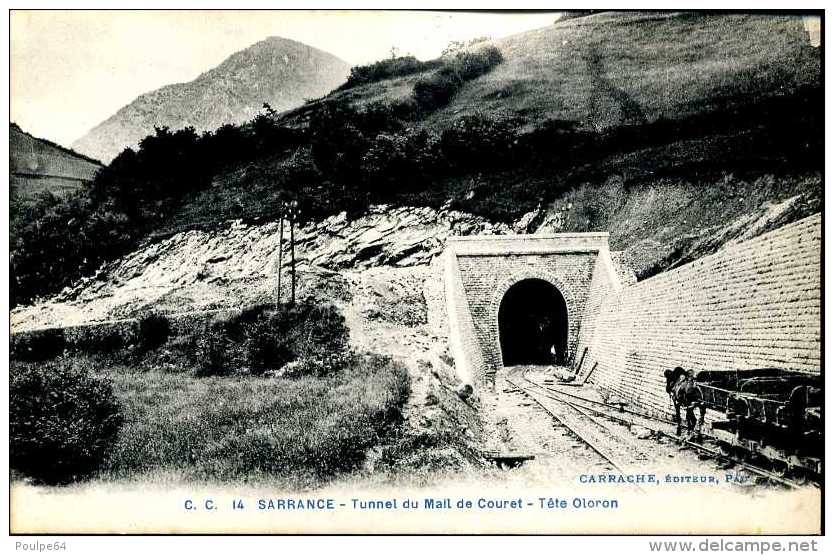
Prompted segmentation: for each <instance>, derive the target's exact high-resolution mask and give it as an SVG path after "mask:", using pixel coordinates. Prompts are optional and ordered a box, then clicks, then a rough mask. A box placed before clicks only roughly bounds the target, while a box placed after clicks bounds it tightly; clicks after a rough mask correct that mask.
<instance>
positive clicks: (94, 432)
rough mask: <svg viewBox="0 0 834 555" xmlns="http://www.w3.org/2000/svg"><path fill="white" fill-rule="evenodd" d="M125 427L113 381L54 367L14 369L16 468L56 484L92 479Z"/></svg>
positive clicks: (13, 461)
mask: <svg viewBox="0 0 834 555" xmlns="http://www.w3.org/2000/svg"><path fill="white" fill-rule="evenodd" d="M121 424H122V414H121V411H120V408H119V405H118V403H117V401H116V398H115V397H114V395H113V389H112V386H111V384H110V382H109V381H107V380H104V379H100V378H95V377H92V376H89V375H87V374H86V373H83V372H78V371H75V370H72V369H68V368H66V367H63V366H60V365H58V364H54V363H49V364H46V365H43V366H30V365H26V366H17V367H12V372H11V376H10V384H9V457H10V466H11V467H12V468H14V469H16V470H18V471H20V472H22V473H24V474H26V475H28V476H31V477H33V478H35V479H36V480H38V481H41V482H44V483H52V484H59V483H66V482H70V481H73V480H77V479H79V478H83V477H85V476H88V475H89V474H90V473H92V472H93V471H94V470H96V469H97V468H99V466H100V465H101V464H102V463H103V462H104V460H105V457H106V455H107V453H108V451H109V450H110V448H111V447H112V445H113V444H114V442H115V440H116V436H117V433H118V431H119V428H120V426H121Z"/></svg>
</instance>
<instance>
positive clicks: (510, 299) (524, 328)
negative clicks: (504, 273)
mask: <svg viewBox="0 0 834 555" xmlns="http://www.w3.org/2000/svg"><path fill="white" fill-rule="evenodd" d="M498 333H499V341H500V343H501V356H502V358H503V361H504V366H516V365H519V364H558V365H565V364H567V350H568V309H567V305H566V304H565V298H564V297H563V296H562V294H561V293H560V292H559V290H558V289H556V287H554V286H553V285H551V284H550V283H548V282H546V281H544V280H541V279H525V280H522V281H519V282H518V283H516V284H514V285H513V286H512V287H510V288H509V290H507V293H506V294H505V295H504V298H503V299H502V300H501V305H500V307H499V308H498Z"/></svg>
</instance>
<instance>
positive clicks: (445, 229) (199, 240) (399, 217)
mask: <svg viewBox="0 0 834 555" xmlns="http://www.w3.org/2000/svg"><path fill="white" fill-rule="evenodd" d="M818 209H819V205H818V204H817V203H815V202H811V201H809V199H808V198H806V197H804V196H803V195H794V196H792V197H790V198H788V199H785V200H783V201H781V202H778V203H776V202H762V203H761V204H759V205H757V206H755V207H753V208H752V209H751V210H749V211H747V212H744V213H743V214H742V215H741V216H739V217H736V218H734V219H730V220H729V221H728V222H727V223H723V222H721V223H717V224H716V225H714V226H712V227H710V228H709V231H708V232H704V233H703V234H698V235H694V236H692V237H690V238H689V241H688V242H687V243H686V247H687V248H686V249H685V250H684V249H683V247H682V246H681V245H677V248H678V252H676V253H674V254H675V256H671V255H670V254H669V253H668V252H667V251H668V250H669V249H670V248H673V246H671V245H667V244H663V243H661V242H660V241H658V239H662V237H661V236H658V237H657V238H646V239H645V240H643V241H635V242H633V243H631V244H626V245H624V246H623V247H620V246H618V243H621V242H623V239H622V238H621V237H614V236H613V235H612V240H611V244H612V248H614V249H615V251H614V252H613V253H612V254H613V258H614V261H615V265H616V266H617V270H618V272H619V273H620V275H621V277H622V279H623V280H624V282H632V281H633V280H634V279H635V278H634V273H635V270H636V272H637V273H638V274H639V273H641V271H643V270H645V268H646V264H647V263H648V262H647V261H650V262H651V261H656V260H657V258H656V256H657V252H658V251H659V252H662V253H665V256H664V258H662V259H663V260H668V261H671V262H669V263H668V264H667V266H674V265H677V264H681V263H685V262H687V261H689V260H692V259H695V258H698V257H700V256H704V255H707V254H711V253H712V252H715V251H716V250H718V249H719V248H721V247H722V246H723V245H725V244H732V243H734V242H737V241H741V240H745V239H749V238H752V237H755V236H757V235H760V234H761V233H764V232H766V231H769V230H771V229H773V228H775V227H778V226H779V225H783V224H784V223H787V222H788V221H793V220H795V219H797V218H799V217H801V216H802V215H804V214H805V213H806V212H809V211H817V210H818ZM569 212H570V209H568V208H567V207H566V206H561V207H560V206H550V207H545V208H539V209H537V210H535V211H533V212H530V213H528V214H525V215H524V216H523V217H522V218H520V219H519V220H518V221H517V222H515V223H514V224H513V226H507V225H504V224H492V223H490V222H488V221H486V220H484V219H482V218H479V217H477V216H473V215H471V214H466V213H463V212H458V211H453V210H439V211H438V210H433V209H430V208H414V207H399V208H393V207H387V206H375V207H373V208H371V209H370V210H369V211H368V212H367V213H365V214H364V215H363V216H361V217H359V218H357V219H355V220H348V219H347V218H346V217H345V215H344V213H342V214H339V215H336V216H332V217H330V218H327V219H325V220H322V221H319V222H311V223H310V224H308V225H306V226H304V227H302V228H300V229H298V230H297V231H296V234H295V239H296V243H295V258H296V268H297V276H298V280H297V281H298V283H297V286H298V287H297V289H298V291H297V294H298V298H303V297H309V296H314V297H316V298H319V299H324V300H327V301H330V302H335V303H337V304H340V303H341V304H344V303H347V302H353V301H352V299H354V294H356V293H357V291H359V292H361V295H359V298H362V299H364V300H363V301H362V302H361V303H359V305H356V306H355V307H354V308H355V309H356V310H359V311H360V312H361V313H362V315H363V317H365V318H368V319H372V320H379V321H383V322H388V323H390V324H396V325H400V326H405V327H406V328H408V327H411V326H422V325H425V324H428V326H429V329H431V330H433V331H432V333H434V334H436V335H443V334H444V333H445V324H444V318H445V316H444V313H445V308H444V307H443V303H442V299H441V300H438V298H439V297H442V286H441V285H439V283H440V280H441V279H442V276H441V271H440V269H439V268H438V267H437V266H436V264H433V262H435V261H436V260H437V256H438V255H439V254H440V253H441V252H442V251H443V248H444V246H445V241H446V238H447V237H449V236H455V235H471V234H508V233H553V232H559V231H570V230H571V226H570V215H569V214H568V213H569ZM630 223H631V225H632V226H639V225H640V224H641V222H638V221H634V220H632V221H631V222H630ZM643 223H644V224H645V222H643ZM618 231H619V233H622V234H623V235H624V236H626V234H625V232H624V231H622V230H618ZM280 239H281V235H280V228H279V224H278V223H277V222H271V223H267V224H262V225H254V224H244V223H242V222H240V221H235V222H231V223H230V224H229V225H228V226H227V227H224V228H220V229H216V230H212V231H197V230H192V231H186V232H182V233H178V234H176V235H173V236H172V237H169V238H167V239H164V240H161V241H157V242H152V243H148V244H146V245H145V246H144V247H142V248H140V249H138V250H137V251H135V252H133V253H131V254H129V255H127V256H125V257H123V258H121V259H119V260H116V261H115V262H113V263H110V264H107V265H105V266H103V267H102V268H101V269H100V270H99V271H98V272H97V273H96V274H95V275H93V276H89V277H87V278H84V279H82V280H80V281H79V282H78V283H76V284H75V286H73V287H71V288H67V289H65V290H64V291H63V292H61V293H60V294H59V295H57V296H55V297H53V298H52V299H48V300H45V301H44V302H41V303H38V304H35V305H33V306H25V307H19V308H16V309H15V310H13V311H12V313H11V326H12V331H13V332H17V331H24V330H29V329H38V328H46V327H56V326H70V325H77V324H84V323H91V322H100V321H108V320H115V319H120V318H131V317H136V316H138V315H141V314H143V313H145V312H147V311H151V310H153V311H162V312H167V313H171V314H176V313H182V312H193V311H211V310H219V309H228V308H240V307H245V306H249V305H252V304H256V303H263V302H271V301H274V300H275V299H276V298H277V268H278V260H279V244H280V243H279V242H280ZM289 239H290V232H289V227H288V226H285V229H284V235H283V251H284V253H283V273H282V283H281V296H282V298H283V299H284V300H287V299H288V298H289V295H290V288H291V285H290V271H289V269H290V241H289ZM354 304H356V303H355V302H354ZM360 305H361V306H360Z"/></svg>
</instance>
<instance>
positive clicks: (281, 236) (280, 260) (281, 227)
mask: <svg viewBox="0 0 834 555" xmlns="http://www.w3.org/2000/svg"><path fill="white" fill-rule="evenodd" d="M278 214H279V215H278V217H279V218H281V223H280V224H279V231H278V291H277V295H276V297H277V298H278V301H277V304H278V308H280V307H281V270H282V269H283V267H284V201H281V209H280V211H279V213H278Z"/></svg>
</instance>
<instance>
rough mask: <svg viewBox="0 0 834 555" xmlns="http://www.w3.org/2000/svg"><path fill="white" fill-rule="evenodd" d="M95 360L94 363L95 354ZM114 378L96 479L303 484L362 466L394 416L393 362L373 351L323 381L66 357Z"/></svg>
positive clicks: (402, 390)
mask: <svg viewBox="0 0 834 555" xmlns="http://www.w3.org/2000/svg"><path fill="white" fill-rule="evenodd" d="M98 360H100V359H98ZM62 361H63V364H67V365H75V366H79V365H80V366H82V367H89V366H91V365H95V366H98V367H97V368H96V369H95V370H94V372H95V373H96V374H99V375H104V376H106V377H107V378H109V379H110V380H111V381H112V383H113V389H114V392H115V394H116V397H117V399H118V401H119V403H120V405H121V407H122V412H123V414H124V424H123V425H122V428H121V430H120V431H119V435H118V437H117V439H116V443H115V446H114V447H113V449H112V450H111V452H110V454H109V456H108V458H107V459H106V462H105V464H104V466H103V468H102V470H101V471H100V473H99V475H98V478H99V479H101V480H104V481H133V480H148V481H151V482H154V481H156V479H157V478H158V477H161V479H162V480H165V477H166V476H175V477H176V479H177V480H179V481H181V482H185V481H223V482H227V481H230V482H238V483H241V482H260V481H265V482H271V483H274V482H275V481H276V480H277V481H278V482H280V483H284V484H286V485H288V486H292V487H296V488H311V487H317V486H319V485H321V484H322V483H323V482H326V481H327V480H329V479H331V478H333V477H335V476H338V475H340V474H345V473H349V472H351V471H353V470H356V469H357V468H359V467H361V465H362V464H363V462H364V459H365V454H366V452H367V450H368V449H370V448H371V447H373V446H374V445H376V444H378V443H379V442H382V441H384V440H385V438H386V437H388V436H389V435H390V434H393V433H395V432H396V430H397V429H398V426H399V425H400V423H401V421H402V414H401V408H402V406H403V404H404V403H405V400H406V398H407V397H408V394H409V392H410V386H409V380H408V375H407V372H406V370H405V368H403V367H402V366H401V365H399V364H397V363H395V362H393V361H392V360H391V359H389V358H386V357H381V356H377V355H368V354H366V355H357V356H356V357H355V359H354V361H353V364H351V365H349V366H348V367H347V368H345V369H343V370H342V371H340V372H339V373H338V374H336V375H332V376H328V377H326V378H315V377H303V378H297V379H285V378H260V377H252V376H235V377H211V378H196V377H193V376H191V375H189V374H187V373H184V372H183V373H170V372H164V371H159V370H151V371H142V370H137V369H136V367H135V366H124V365H117V364H116V365H114V364H112V363H105V364H103V365H100V366H99V364H100V362H96V359H91V358H66V359H62Z"/></svg>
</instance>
